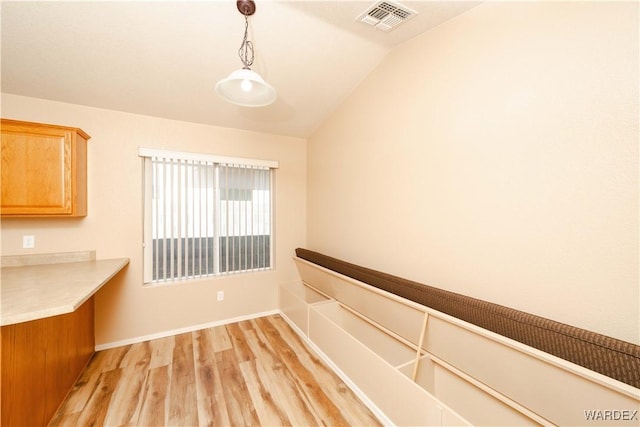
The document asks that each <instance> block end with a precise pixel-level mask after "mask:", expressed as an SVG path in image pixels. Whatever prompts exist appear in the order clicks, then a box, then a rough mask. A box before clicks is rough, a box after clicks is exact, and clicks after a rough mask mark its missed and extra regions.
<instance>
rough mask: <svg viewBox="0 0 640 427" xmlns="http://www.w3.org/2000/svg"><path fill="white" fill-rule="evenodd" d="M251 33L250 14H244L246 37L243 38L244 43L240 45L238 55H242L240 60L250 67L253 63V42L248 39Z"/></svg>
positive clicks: (245, 66)
mask: <svg viewBox="0 0 640 427" xmlns="http://www.w3.org/2000/svg"><path fill="white" fill-rule="evenodd" d="M248 34H249V15H247V14H246V13H245V14H244V39H243V40H242V44H241V45H240V49H238V56H240V60H241V61H242V63H243V64H244V68H246V69H249V67H250V66H251V65H252V64H253V43H251V41H250V40H248Z"/></svg>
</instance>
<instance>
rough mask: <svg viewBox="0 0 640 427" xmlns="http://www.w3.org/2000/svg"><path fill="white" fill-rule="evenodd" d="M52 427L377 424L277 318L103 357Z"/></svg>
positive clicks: (80, 382)
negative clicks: (74, 426) (99, 426)
mask: <svg viewBox="0 0 640 427" xmlns="http://www.w3.org/2000/svg"><path fill="white" fill-rule="evenodd" d="M50 425H51V426H72V425H77V426H94V425H114V426H115V425H118V426H120V425H139V426H163V425H173V426H197V425H201V426H221V425H232V426H281V425H304V426H320V425H326V426H339V425H340V426H342V425H359V426H373V425H380V423H379V421H378V420H377V419H376V418H375V417H374V416H373V415H372V413H371V412H370V411H369V410H368V409H367V408H366V407H365V406H364V405H363V404H362V403H361V402H360V401H359V400H358V398H357V397H356V396H355V395H354V394H353V392H352V391H351V390H350V389H349V388H347V387H346V386H345V385H344V383H342V381H341V380H340V379H339V378H338V377H337V376H336V375H335V374H334V373H333V372H332V371H331V370H330V369H329V368H328V367H327V366H326V365H325V364H324V363H323V362H322V361H321V360H320V359H318V358H317V357H316V356H315V355H314V354H313V353H312V352H311V351H310V350H309V348H308V347H307V346H306V344H305V343H304V342H303V341H302V340H301V339H300V338H299V337H298V335H297V334H296V333H295V332H294V331H293V330H292V329H291V328H290V327H289V325H288V324H287V323H286V322H285V321H284V320H283V319H282V317H280V316H279V315H274V316H268V317H263V318H259V319H254V320H248V321H243V322H239V323H234V324H230V325H225V326H219V327H215V328H210V329H204V330H201V331H196V332H190V333H185V334H181V335H176V336H173V337H168V338H162V339H157V340H152V341H146V342H143V343H138V344H133V345H129V346H124V347H118V348H114V349H109V350H104V351H100V352H98V353H96V355H95V356H94V357H93V359H92V360H91V362H90V363H89V365H88V366H87V368H86V369H85V370H84V372H83V373H82V375H81V377H80V378H79V380H78V382H77V383H76V384H75V386H74V387H73V389H72V391H71V392H70V394H69V395H68V396H67V399H66V400H65V402H64V403H63V404H62V406H61V407H60V408H59V410H58V411H57V413H56V414H55V415H54V417H53V419H52V420H51V423H50Z"/></svg>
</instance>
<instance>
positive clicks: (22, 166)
mask: <svg viewBox="0 0 640 427" xmlns="http://www.w3.org/2000/svg"><path fill="white" fill-rule="evenodd" d="M1 133H2V147H1V151H0V157H1V158H2V164H1V168H2V169H1V181H0V186H1V187H2V194H1V199H0V213H1V214H2V216H3V217H55V216H59V217H81V216H86V215H87V140H88V139H89V138H90V136H89V135H87V134H86V133H84V132H83V131H82V130H80V129H77V128H71V127H64V126H56V125H45V124H40V123H29V122H21V121H16V120H6V119H2V127H1Z"/></svg>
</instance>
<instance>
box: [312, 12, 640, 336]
mask: <svg viewBox="0 0 640 427" xmlns="http://www.w3.org/2000/svg"><path fill="white" fill-rule="evenodd" d="M638 65H639V59H638V4H637V3H633V2H628V3H608V2H570V3H557V2H556V3H554V2H537V3H520V2H512V3H505V2H489V3H485V4H483V5H481V6H478V7H477V8H474V9H472V10H470V11H469V12H467V13H465V14H463V15H461V16H459V17H457V18H455V19H453V20H451V21H449V22H447V23H445V24H443V25H440V26H439V27H437V28H435V29H434V30H432V31H430V32H428V33H426V34H423V35H421V36H419V37H417V38H415V39H413V40H410V41H409V42H407V43H405V44H404V45H402V46H400V47H398V48H396V49H395V50H394V51H393V52H392V53H391V54H390V55H389V56H388V57H387V58H386V60H385V61H384V62H383V63H382V64H381V65H380V66H379V67H378V69H377V70H376V71H375V72H373V73H372V74H371V75H370V76H369V77H368V78H367V79H366V80H365V82H364V83H363V84H362V85H361V86H360V87H359V88H358V89H357V90H356V91H355V92H354V93H353V94H352V95H351V96H350V97H349V98H348V99H347V101H346V102H345V103H344V104H343V105H342V106H341V107H340V108H339V109H338V110H337V111H336V112H335V113H334V114H333V116H332V117H331V118H330V119H329V120H327V121H326V122H325V124H324V125H323V126H322V127H321V128H320V129H319V130H318V131H317V132H316V133H315V134H314V135H313V136H312V137H311V138H310V139H309V141H308V156H307V159H308V163H307V167H308V178H307V179H308V194H307V197H308V206H307V212H308V220H307V221H308V247H309V248H310V249H312V250H317V251H320V252H324V253H327V254H329V255H333V256H336V257H339V258H343V259H345V260H348V261H352V262H355V263H359V264H362V265H365V266H369V267H372V268H375V269H379V270H383V271H386V272H389V273H392V274H397V275H400V276H403V277H406V278H410V279H414V280H418V281H421V282H424V283H428V284H431V285H434V286H438V287H442V288H445V289H448V290H452V291H455V292H460V293H464V294H467V295H471V296H475V297H478V298H482V299H485V300H489V301H493V302H496V303H499V304H504V305H508V306H511V307H514V308H518V309H521V310H525V311H528V312H531V313H535V314H538V315H542V316H545V317H549V318H552V319H555V320H558V321H561V322H565V323H569V324H572V325H576V326H579V327H583V328H587V329H591V330H594V331H597V332H601V333H605V334H607V335H611V336H613V337H617V338H620V339H623V340H626V341H630V342H634V343H639V342H640V338H639V337H640V329H639V323H640V320H639V319H640V308H639V304H640V292H639V285H638V270H639V265H638V258H639V252H638V232H639V230H638V219H639V212H638V183H639V179H638V178H639V177H638V134H639V125H638V115H639V111H638V99H639V94H638Z"/></svg>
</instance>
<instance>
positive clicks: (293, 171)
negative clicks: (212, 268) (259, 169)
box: [1, 94, 306, 344]
mask: <svg viewBox="0 0 640 427" xmlns="http://www.w3.org/2000/svg"><path fill="white" fill-rule="evenodd" d="M2 117H5V118H12V119H19V120H27V121H35V122H43V123H53V124H60V125H65V126H74V127H79V128H81V129H83V130H84V131H85V132H87V133H88V134H89V135H91V137H92V138H91V140H90V141H89V145H88V163H89V165H88V168H89V178H88V188H89V190H88V191H89V207H88V209H89V214H88V216H87V217H86V218H84V219H77V220H74V219H55V220H54V219H49V220H47V219H27V220H25V219H4V220H3V221H2V233H1V235H2V255H16V254H25V253H48V252H66V251H80V250H89V249H95V250H96V251H97V258H115V257H129V258H130V259H131V263H130V265H129V266H128V267H127V269H126V270H125V271H124V272H123V273H121V274H119V275H118V276H116V278H115V279H114V280H112V282H110V283H109V284H108V285H106V286H105V287H104V288H103V289H101V290H100V291H99V292H98V294H97V299H96V303H97V304H96V342H97V344H105V343H112V342H117V341H121V340H128V339H133V338H136V337H139V336H144V335H149V334H156V333H162V332H164V331H169V330H173V329H179V328H185V327H191V326H193V325H199V324H204V323H209V322H214V321H219V320H224V319H229V318H233V317H237V316H244V315H251V314H255V313H260V312H263V311H268V310H274V309H276V308H277V285H278V284H280V283H283V282H289V281H293V280H297V277H298V276H297V272H296V270H295V266H294V265H293V262H292V260H291V256H292V254H293V250H294V249H295V248H296V247H297V246H304V244H305V241H306V235H305V232H306V230H305V216H306V215H305V209H306V198H305V197H306V196H305V194H306V188H305V187H306V141H305V140H304V139H299V138H289V137H282V136H274V135H266V134H260V133H254V132H246V131H241V130H234V129H226V128H216V127H212V126H205V125H197V124H193V123H185V122H177V121H171V120H164V119H158V118H152V117H146V116H139V115H134V114H127V113H122V112H116V111H108V110H100V109H95V108H88V107H83V106H79V105H70V104H63V103H56V102H50V101H44V100H39V99H33V98H26V97H20V96H14V95H9V94H2ZM139 146H143V147H152V148H165V149H171V150H177V151H193V152H203V153H211V154H217V155H223V156H236V157H249V158H258V159H268V160H278V161H279V162H280V168H279V169H278V171H277V173H276V181H277V184H276V185H277V187H276V188H277V191H276V195H275V197H276V206H275V212H276V216H275V218H276V224H275V232H276V235H275V245H276V246H275V248H276V269H275V270H274V271H270V272H262V273H257V274H246V275H236V276H230V277H226V278H215V279H207V280H197V281H191V282H188V283H184V284H180V285H169V286H160V287H144V286H143V285H142V249H141V244H142V237H141V236H142V234H141V233H142V208H141V207H142V204H141V197H142V192H141V160H140V158H139V157H138V154H137V153H138V147H139ZM23 234H33V235H35V238H36V248H35V249H30V250H27V249H22V235H23ZM218 290H224V291H225V301H223V302H220V303H218V302H216V292H217V291H218Z"/></svg>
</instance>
